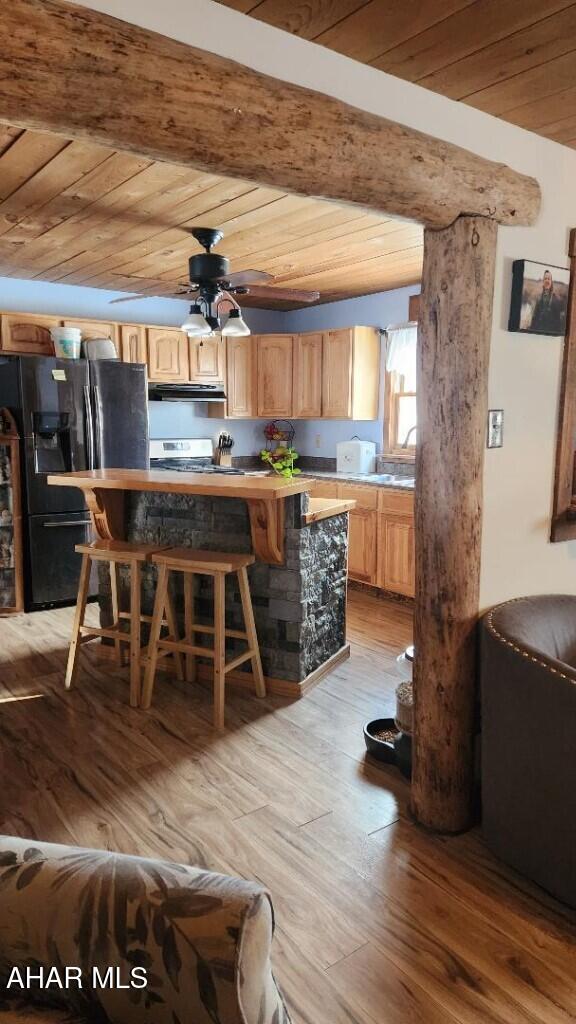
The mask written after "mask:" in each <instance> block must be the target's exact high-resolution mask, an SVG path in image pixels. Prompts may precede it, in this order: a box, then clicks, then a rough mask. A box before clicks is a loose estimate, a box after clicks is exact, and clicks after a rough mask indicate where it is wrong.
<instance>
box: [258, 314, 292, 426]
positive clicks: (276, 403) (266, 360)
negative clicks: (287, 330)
mask: <svg viewBox="0 0 576 1024" xmlns="http://www.w3.org/2000/svg"><path fill="white" fill-rule="evenodd" d="M292 346H293V337H292V335H291V334H263V335H261V336H260V337H259V338H258V344H257V353H258V369H257V372H258V416H263V417H264V416H265V417H270V418H273V419H276V418H284V417H287V416H291V415H292Z"/></svg>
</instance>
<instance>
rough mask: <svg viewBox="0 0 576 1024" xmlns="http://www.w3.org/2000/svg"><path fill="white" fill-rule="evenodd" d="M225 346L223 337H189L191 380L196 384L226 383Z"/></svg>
mask: <svg viewBox="0 0 576 1024" xmlns="http://www.w3.org/2000/svg"><path fill="white" fill-rule="evenodd" d="M243 340H244V339H243ZM225 346H226V343H225V341H224V340H223V339H222V338H189V348H190V353H189V355H190V380H191V381H193V382H194V384H223V383H224V365H225V351H226V350H225Z"/></svg>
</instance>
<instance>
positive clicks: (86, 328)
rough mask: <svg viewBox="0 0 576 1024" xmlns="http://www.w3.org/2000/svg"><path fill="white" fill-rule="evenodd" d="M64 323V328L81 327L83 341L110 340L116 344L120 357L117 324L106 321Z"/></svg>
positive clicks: (70, 321) (71, 321)
mask: <svg viewBox="0 0 576 1024" xmlns="http://www.w3.org/2000/svg"><path fill="white" fill-rule="evenodd" d="M62 323H63V324H64V327H79V328H80V330H81V331H82V341H93V340H94V339H96V338H110V341H113V342H114V346H115V348H116V352H117V353H118V356H120V345H119V343H118V329H117V327H118V325H117V324H115V323H112V322H110V321H106V320H62Z"/></svg>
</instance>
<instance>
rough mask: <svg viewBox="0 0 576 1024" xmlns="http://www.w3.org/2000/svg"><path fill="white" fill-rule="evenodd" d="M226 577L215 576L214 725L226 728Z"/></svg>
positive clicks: (222, 575)
mask: <svg viewBox="0 0 576 1024" xmlns="http://www.w3.org/2000/svg"><path fill="white" fill-rule="evenodd" d="M224 583H225V576H224V574H223V573H218V574H217V575H215V576H214V725H215V726H216V728H217V729H223V728H224V700H225V686H226V670H225V667H224V665H225V660H226V598H225V589H224Z"/></svg>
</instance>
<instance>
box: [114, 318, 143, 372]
mask: <svg viewBox="0 0 576 1024" xmlns="http://www.w3.org/2000/svg"><path fill="white" fill-rule="evenodd" d="M120 358H121V359H122V360H123V362H125V363H145V362H146V361H147V353H146V328H145V327H143V326H142V324H120Z"/></svg>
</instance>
